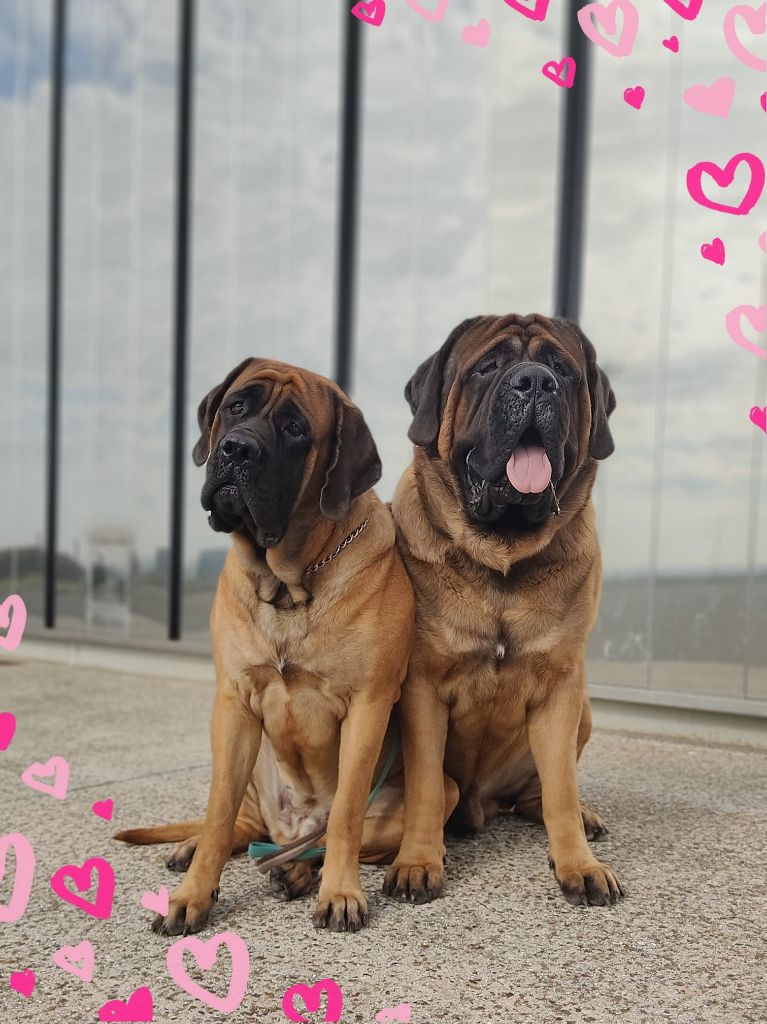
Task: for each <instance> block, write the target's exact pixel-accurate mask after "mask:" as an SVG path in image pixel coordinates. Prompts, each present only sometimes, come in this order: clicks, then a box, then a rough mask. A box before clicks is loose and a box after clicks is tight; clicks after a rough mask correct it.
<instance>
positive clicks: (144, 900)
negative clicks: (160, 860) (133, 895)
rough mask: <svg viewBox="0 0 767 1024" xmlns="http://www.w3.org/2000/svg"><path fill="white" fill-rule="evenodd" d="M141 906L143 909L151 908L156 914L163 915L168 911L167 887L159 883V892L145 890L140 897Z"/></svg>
mask: <svg viewBox="0 0 767 1024" xmlns="http://www.w3.org/2000/svg"><path fill="white" fill-rule="evenodd" d="M141 906H142V907H143V908H144V910H152V911H154V913H156V914H162V916H163V917H165V916H166V915H167V913H168V887H167V885H161V886H160V891H159V892H145V893H144V895H143V896H142V897H141Z"/></svg>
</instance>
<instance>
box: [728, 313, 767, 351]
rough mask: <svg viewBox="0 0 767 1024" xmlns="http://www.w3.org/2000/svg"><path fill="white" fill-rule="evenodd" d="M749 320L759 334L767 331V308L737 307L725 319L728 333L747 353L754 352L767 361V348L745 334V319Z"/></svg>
mask: <svg viewBox="0 0 767 1024" xmlns="http://www.w3.org/2000/svg"><path fill="white" fill-rule="evenodd" d="M744 318H745V319H746V320H748V322H749V323H750V324H751V326H752V327H753V328H754V330H755V331H757V333H762V332H765V331H767V306H759V307H757V306H736V307H735V309H731V310H730V312H729V313H728V314H727V316H726V318H725V325H726V327H727V333H728V334H729V336H730V337H731V338H732V340H733V341H734V342H735V344H736V345H740V347H741V348H744V349H745V350H746V352H753V354H754V355H755V356H759V358H760V359H767V346H765V345H758V344H755V343H754V342H752V341H749V340H748V338H746V336H745V335H744V334H743V319H744Z"/></svg>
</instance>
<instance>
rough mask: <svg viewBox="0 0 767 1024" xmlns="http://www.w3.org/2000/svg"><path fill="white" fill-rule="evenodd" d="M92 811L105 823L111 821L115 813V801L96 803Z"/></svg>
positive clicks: (99, 801)
mask: <svg viewBox="0 0 767 1024" xmlns="http://www.w3.org/2000/svg"><path fill="white" fill-rule="evenodd" d="M91 810H92V811H93V813H94V814H95V815H96V816H97V817H99V818H103V819H104V821H111V820H112V813H113V811H114V801H113V800H97V801H96V803H95V804H93V806H92V807H91Z"/></svg>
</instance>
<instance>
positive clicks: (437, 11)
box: [407, 0, 450, 21]
mask: <svg viewBox="0 0 767 1024" xmlns="http://www.w3.org/2000/svg"><path fill="white" fill-rule="evenodd" d="M449 2H450V0H439V2H438V3H437V6H436V7H435V8H434V10H432V11H429V10H427V9H426V8H425V7H421V5H420V4H419V2H418V0H407V5H408V7H412V8H413V10H414V11H415V13H416V14H420V15H421V17H422V18H426V20H427V21H442V19H443V18H444V17H445V11H446V10H447V5H448V3H449Z"/></svg>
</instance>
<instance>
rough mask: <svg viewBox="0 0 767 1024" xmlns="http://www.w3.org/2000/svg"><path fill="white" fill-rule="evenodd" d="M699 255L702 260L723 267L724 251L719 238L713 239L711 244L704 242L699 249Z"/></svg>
mask: <svg viewBox="0 0 767 1024" xmlns="http://www.w3.org/2000/svg"><path fill="white" fill-rule="evenodd" d="M700 254H701V256H702V257H703V259H704V260H710V261H711V263H718V264H719V266H720V267H723V266H724V260H725V251H724V242H723V241H722V239H721V238H715V239H714V240H713V242H704V243H703V245H702V246H701V247H700Z"/></svg>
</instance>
